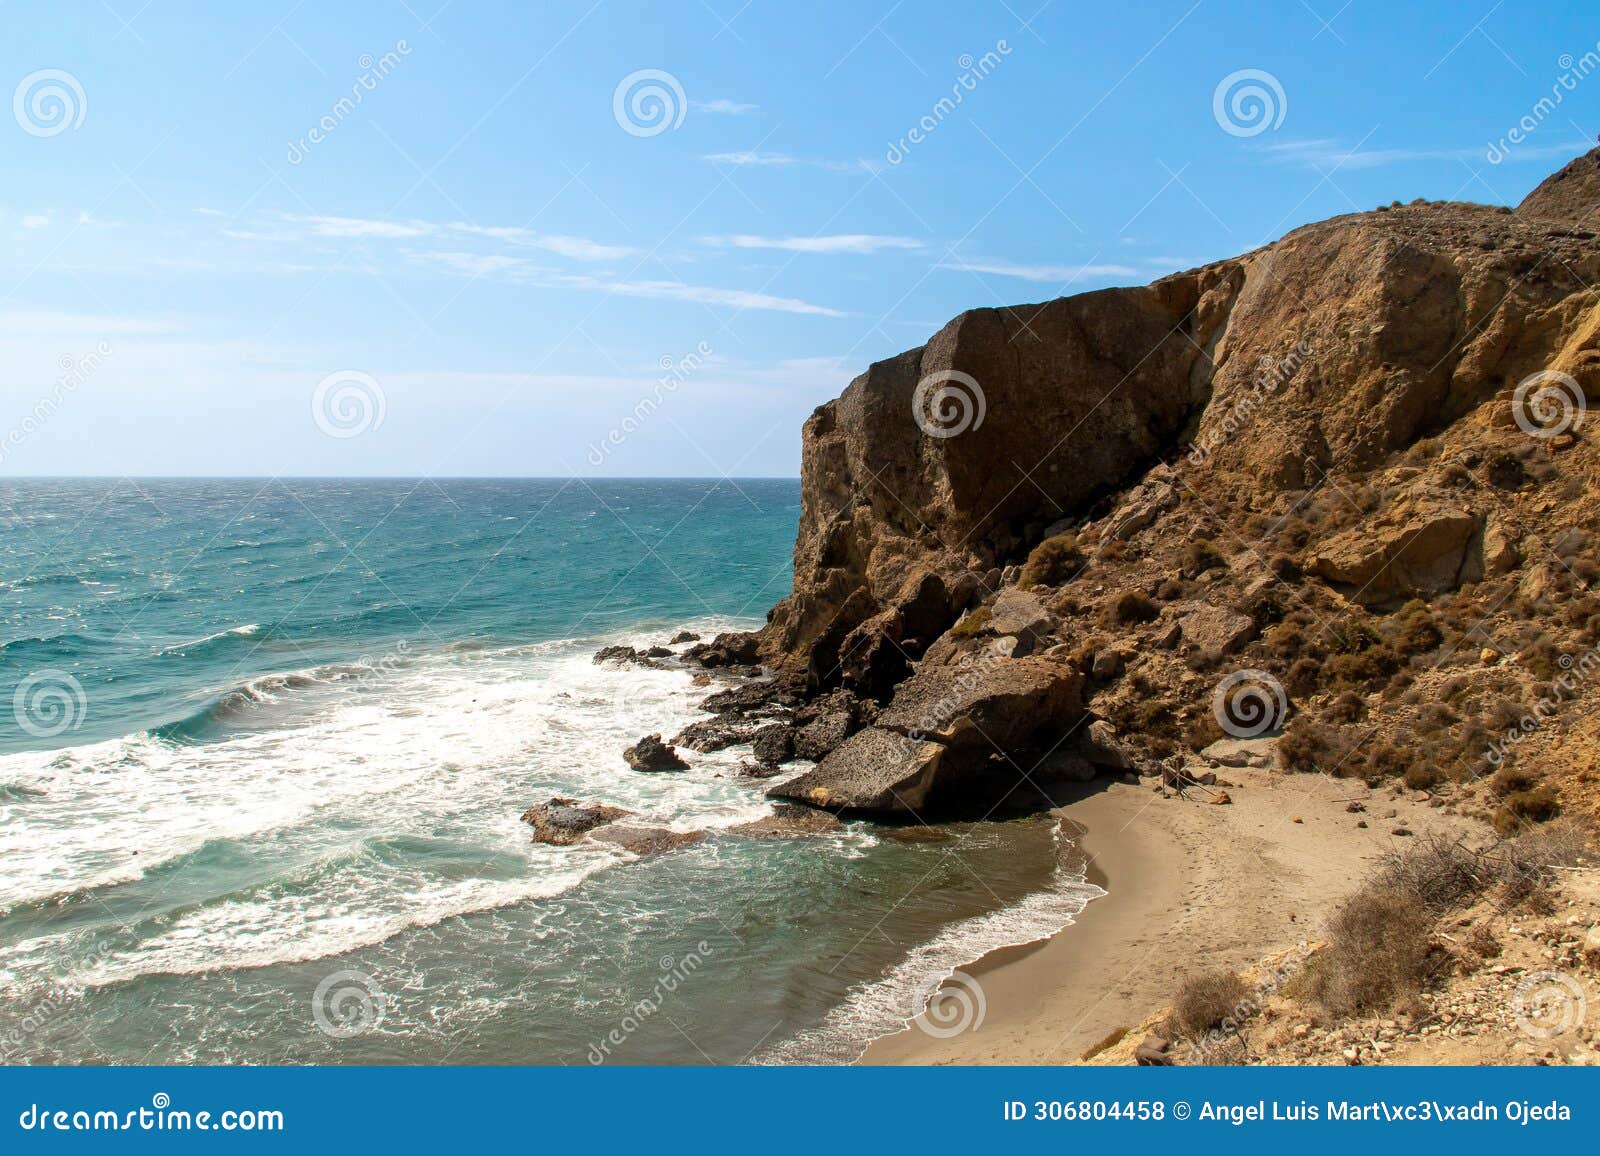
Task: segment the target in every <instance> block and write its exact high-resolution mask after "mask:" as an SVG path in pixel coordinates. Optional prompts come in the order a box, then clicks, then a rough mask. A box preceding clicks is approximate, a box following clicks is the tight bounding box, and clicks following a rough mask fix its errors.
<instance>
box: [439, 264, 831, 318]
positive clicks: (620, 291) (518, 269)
mask: <svg viewBox="0 0 1600 1156" xmlns="http://www.w3.org/2000/svg"><path fill="white" fill-rule="evenodd" d="M408 256H410V257H411V259H412V260H415V261H418V262H420V263H424V264H432V265H436V266H438V267H440V268H442V269H444V270H446V271H447V272H451V273H456V274H460V275H462V276H467V277H482V276H490V275H494V274H500V275H503V276H504V277H505V278H506V279H507V280H509V281H511V282H513V283H514V284H518V285H528V286H531V287H533V288H539V289H568V290H571V289H577V290H591V291H594V292H598V293H615V294H617V295H618V296H620V297H647V298H652V299H655V300H661V301H693V302H697V303H699V304H702V305H720V306H724V307H728V308H733V309H759V310H763V311H769V312H776V313H799V314H806V315H809V316H815V317H843V316H844V314H843V313H841V312H839V311H838V310H836V309H830V308H828V307H827V306H825V305H814V304H812V303H811V302H809V301H801V300H799V299H797V298H794V297H776V296H773V295H772V294H770V293H756V292H751V291H749V290H745V289H721V288H717V287H715V286H709V285H691V284H688V283H687V282H684V281H657V280H627V279H618V278H606V277H597V276H594V275H593V274H589V273H566V272H562V271H560V270H556V269H549V268H542V267H540V266H537V265H534V264H533V263H532V262H529V261H524V260H523V259H522V258H519V257H510V256H505V255H497V254H479V253H459V252H437V251H432V252H415V253H409V254H408Z"/></svg>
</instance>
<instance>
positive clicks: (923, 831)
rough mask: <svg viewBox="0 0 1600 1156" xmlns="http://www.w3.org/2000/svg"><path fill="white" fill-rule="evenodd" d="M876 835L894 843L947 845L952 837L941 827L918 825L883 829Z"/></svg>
mask: <svg viewBox="0 0 1600 1156" xmlns="http://www.w3.org/2000/svg"><path fill="white" fill-rule="evenodd" d="M878 834H880V835H882V836H883V837H884V838H885V839H893V840H894V841H895V842H896V843H948V842H950V840H951V838H952V836H951V834H950V832H949V831H946V830H945V829H944V828H943V827H929V826H927V825H926V824H918V825H916V826H909V827H884V828H882V829H881V830H879V832H878Z"/></svg>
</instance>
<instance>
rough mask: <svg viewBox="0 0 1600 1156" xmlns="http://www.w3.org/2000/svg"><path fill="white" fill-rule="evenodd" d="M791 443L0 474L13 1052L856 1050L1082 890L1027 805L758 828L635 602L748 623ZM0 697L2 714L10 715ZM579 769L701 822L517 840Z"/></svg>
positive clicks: (688, 689)
mask: <svg viewBox="0 0 1600 1156" xmlns="http://www.w3.org/2000/svg"><path fill="white" fill-rule="evenodd" d="M798 511H799V491H798V484H797V483H795V482H792V481H773V480H750V481H740V482H738V483H737V484H735V483H731V482H727V481H722V482H712V481H596V482H590V483H584V482H579V481H567V482H564V481H538V480H519V481H466V480H458V481H416V480H375V481H274V482H270V483H269V482H265V481H250V480H225V481H148V480H140V481H138V482H132V481H126V480H125V481H120V482H116V481H86V480H75V481H53V480H41V481H9V482H0V616H3V626H0V712H3V713H0V718H3V719H4V723H5V725H4V726H3V728H0V1056H3V1057H4V1058H5V1059H6V1060H7V1061H8V1062H85V1061H93V1062H104V1061H109V1062H117V1063H139V1062H149V1063H175V1062H176V1063H182V1062H230V1063H240V1062H242V1063H280V1062H281V1063H308V1062H309V1063H439V1062H469V1063H470V1062H490V1063H594V1062H606V1063H618V1062H620V1063H650V1062H672V1063H705V1062H716V1063H731V1062H744V1061H756V1062H781V1061H790V1060H837V1059H848V1058H850V1057H851V1056H853V1055H854V1054H855V1053H856V1052H857V1051H859V1048H860V1046H861V1045H862V1044H864V1043H865V1042H866V1040H867V1039H868V1038H870V1037H871V1036H872V1035H874V1034H876V1033H879V1032H882V1031H885V1030H888V1029H890V1028H892V1027H894V1026H896V1025H897V1023H898V1022H900V1021H902V1020H904V1019H905V1018H907V1017H909V1016H910V1015H913V1014H915V1011H916V1010H917V1009H916V1007H915V1006H913V1004H914V999H915V992H916V989H917V987H918V986H919V985H921V984H923V983H925V982H926V981H927V980H928V979H929V978H930V977H932V978H937V976H938V975H940V974H943V972H944V971H947V970H948V969H949V968H950V967H952V966H954V965H956V964H957V963H959V962H960V961H962V960H963V959H966V958H969V957H971V956H972V955H975V954H977V953H978V952H979V951H981V950H983V949H984V948H986V947H988V946H994V945H996V944H998V943H1001V942H1012V941H1015V940H1017V939H1021V938H1030V937H1032V936H1033V935H1036V934H1041V933H1043V932H1045V931H1048V930H1052V929H1053V928H1054V927H1056V926H1059V925H1061V924H1062V923H1064V922H1067V921H1068V920H1069V919H1070V916H1071V913H1072V912H1074V911H1076V910H1078V909H1079V908H1081V906H1082V903H1083V902H1085V901H1086V899H1087V897H1088V896H1089V895H1090V894H1092V891H1091V890H1090V889H1086V888H1084V887H1082V886H1081V885H1080V884H1079V883H1078V882H1077V881H1076V879H1075V877H1071V876H1070V875H1064V874H1063V873H1062V871H1061V870H1060V869H1059V867H1058V859H1059V856H1060V853H1061V850H1062V848H1061V847H1060V846H1059V841H1058V837H1057V836H1056V834H1055V832H1054V831H1053V830H1052V829H1051V828H1050V826H1049V825H1048V824H1046V823H1043V822H1039V821H1020V822H1014V823H1006V824H991V825H987V826H976V825H974V826H969V827H962V828H958V829H955V830H954V832H953V834H954V836H955V837H954V838H953V839H952V840H951V841H949V842H946V843H926V844H922V843H919V844H909V843H904V842H900V841H898V840H895V839H892V838H888V837H886V835H885V833H883V832H881V831H878V830H875V829H873V828H871V827H870V826H868V825H864V824H853V825H850V826H848V827H847V828H846V829H844V830H843V831H841V832H839V833H836V834H833V835H828V836H825V837H820V838H809V839H802V840H792V841H772V840H753V839H748V838H742V837H739V836H737V835H733V834H730V833H728V832H727V830H726V829H727V828H728V827H731V826H733V825H735V824H737V823H740V822H743V821H745V820H748V819H752V818H756V817H759V816H761V815H763V814H766V813H768V812H769V810H770V807H769V804H768V803H767V801H766V800H765V799H764V797H763V796H762V793H761V792H762V788H763V787H764V786H765V784H763V783H761V782H759V781H751V780H747V779H743V778H740V777H739V776H738V775H737V774H735V773H734V769H735V768H736V767H737V765H738V763H739V762H740V761H741V759H742V758H743V757H746V756H747V754H748V751H747V750H741V749H739V748H733V749H730V750H727V751H722V752H717V753H716V754H712V755H705V756H691V759H692V762H693V767H692V769H691V770H690V771H688V772H686V773H683V774H680V775H641V774H638V773H635V772H632V771H630V770H629V769H628V768H627V767H626V764H625V763H624V762H623V761H622V758H621V750H622V748H623V747H624V746H625V745H627V744H628V743H630V742H632V741H633V740H634V739H636V738H637V737H639V736H640V735H642V734H645V733H648V732H650V731H662V732H664V733H667V734H671V733H673V732H674V731H675V730H677V729H678V728H679V727H680V726H681V725H682V724H683V723H685V722H687V721H690V720H691V719H692V718H694V717H696V712H695V708H694V704H695V703H696V702H697V700H698V699H699V698H701V697H703V696H704V695H705V694H706V693H707V691H706V690H705V689H704V688H697V687H695V686H693V685H692V683H691V681H690V680H691V675H690V674H689V672H687V671H683V670H662V671H649V670H641V669H637V668H630V669H626V670H613V669H609V668H603V667H598V666H595V665H594V664H593V663H592V662H591V661H590V656H591V655H592V654H593V652H594V651H595V649H597V648H598V647H599V646H601V645H605V644H608V643H611V642H616V641H627V642H630V643H634V644H642V643H646V642H660V641H664V640H665V639H666V638H667V637H668V636H669V635H670V634H672V633H673V632H675V631H676V630H678V629H680V628H688V629H694V630H699V631H702V632H704V633H706V634H708V635H709V634H710V633H711V632H713V631H715V630H718V629H728V628H731V627H736V626H742V627H750V626H754V625H756V624H758V623H759V621H760V616H761V615H762V614H763V613H764V612H765V610H766V608H767V607H768V606H769V605H770V604H771V603H772V602H774V601H775V600H776V599H777V598H779V597H781V596H782V595H783V594H784V593H786V592H787V590H788V588H789V582H790V569H789V554H790V550H791V547H792V543H793V537H794V530H795V525H796V521H797V518H798ZM13 723H15V725H14V726H13V725H11V724H13ZM552 795H576V796H581V797H588V798H599V799H604V800H605V801H608V802H611V803H614V804H617V805H620V806H624V807H627V808H629V809H631V810H634V811H636V812H638V813H639V814H640V815H641V816H645V817H646V818H647V819H648V820H649V821H650V822H653V823H659V824H664V825H669V826H672V827H674V828H676V829H678V830H683V831H691V830H693V831H705V832H707V837H706V838H704V839H703V840H702V841H701V842H699V843H696V844H694V845H692V846H689V847H685V848H682V849H679V850H676V851H672V852H668V853H666V854H664V855H659V856H655V857H650V858H645V859H640V858H638V857H636V856H632V855H629V854H625V853H622V852H619V851H615V850H609V849H606V848H602V847H598V846H595V845H588V846H576V847H569V848H556V847H547V846H542V845H537V844H534V843H533V842H532V840H531V838H530V833H529V829H528V828H527V827H526V825H524V824H522V823H521V822H520V820H519V816H520V814H521V813H522V811H523V810H524V809H526V808H527V807H528V806H529V805H531V804H533V803H536V802H541V801H543V800H544V799H546V798H548V797H550V796H552Z"/></svg>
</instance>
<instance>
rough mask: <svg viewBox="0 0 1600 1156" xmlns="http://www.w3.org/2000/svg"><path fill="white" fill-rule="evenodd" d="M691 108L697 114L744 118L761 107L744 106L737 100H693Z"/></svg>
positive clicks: (690, 103) (690, 104)
mask: <svg viewBox="0 0 1600 1156" xmlns="http://www.w3.org/2000/svg"><path fill="white" fill-rule="evenodd" d="M689 107H690V108H692V109H694V110H695V111H696V112H710V113H718V114H720V115H723V116H743V115H744V114H745V113H747V112H755V111H756V109H757V108H759V107H760V106H759V105H754V104H744V103H742V102H740V101H737V100H726V99H723V100H691V101H690V102H689Z"/></svg>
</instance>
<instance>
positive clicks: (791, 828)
mask: <svg viewBox="0 0 1600 1156" xmlns="http://www.w3.org/2000/svg"><path fill="white" fill-rule="evenodd" d="M842 826H844V824H843V823H841V822H840V821H839V820H838V819H837V818H836V817H834V816H833V815H830V814H829V813H828V812H827V811H819V810H817V809H816V808H814V807H801V806H797V805H795V804H794V803H778V804H776V805H775V806H774V807H773V808H772V814H770V815H765V816H763V817H762V818H759V819H756V820H753V821H752V822H749V823H740V824H739V825H738V826H737V827H729V828H728V834H730V835H743V836H744V837H746V838H748V839H794V838H798V837H800V836H802V835H821V834H825V833H827V832H829V831H837V830H838V829H839V828H840V827H842Z"/></svg>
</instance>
